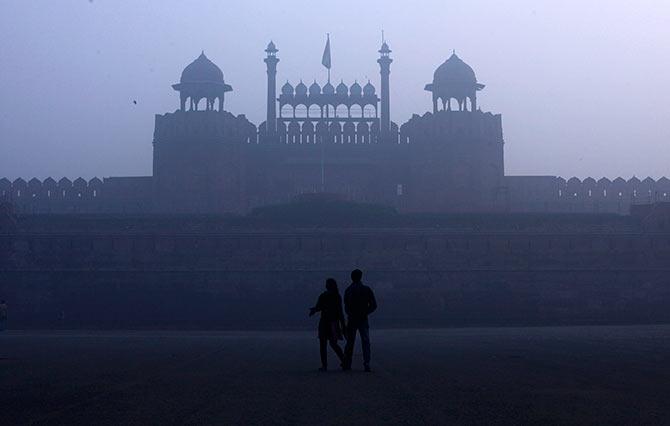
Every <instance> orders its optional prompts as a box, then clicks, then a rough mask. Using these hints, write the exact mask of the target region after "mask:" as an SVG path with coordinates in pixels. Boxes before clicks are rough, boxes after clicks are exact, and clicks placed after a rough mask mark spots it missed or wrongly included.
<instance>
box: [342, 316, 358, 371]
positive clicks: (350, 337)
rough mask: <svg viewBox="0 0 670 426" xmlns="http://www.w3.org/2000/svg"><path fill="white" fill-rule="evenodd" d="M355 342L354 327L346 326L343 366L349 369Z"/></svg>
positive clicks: (351, 325)
mask: <svg viewBox="0 0 670 426" xmlns="http://www.w3.org/2000/svg"><path fill="white" fill-rule="evenodd" d="M355 342H356V327H355V326H354V325H353V324H349V325H347V344H346V345H344V366H345V368H351V362H352V359H353V357H354V343H355Z"/></svg>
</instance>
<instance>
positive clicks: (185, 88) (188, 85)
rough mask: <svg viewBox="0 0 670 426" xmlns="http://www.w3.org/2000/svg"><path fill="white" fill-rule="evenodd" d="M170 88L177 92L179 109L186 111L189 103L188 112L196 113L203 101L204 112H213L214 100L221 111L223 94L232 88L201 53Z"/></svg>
mask: <svg viewBox="0 0 670 426" xmlns="http://www.w3.org/2000/svg"><path fill="white" fill-rule="evenodd" d="M172 88H173V89H174V90H176V91H178V92H179V100H180V108H181V110H182V111H186V110H187V109H186V103H187V102H189V101H190V102H189V110H190V111H198V105H199V103H200V101H201V100H203V99H205V101H206V104H205V110H206V111H214V110H216V109H215V103H216V100H217V99H218V100H219V105H218V111H223V102H224V98H225V93H226V92H230V91H232V90H233V88H232V87H231V86H230V85H228V84H226V83H225V81H224V80H223V72H222V71H221V68H219V67H218V66H217V65H216V64H215V63H214V62H212V61H210V60H209V58H207V56H205V52H202V53H201V54H200V56H198V57H197V58H196V60H195V61H193V62H191V63H190V64H189V65H187V66H186V68H184V71H182V73H181V79H180V81H179V83H178V84H174V85H172Z"/></svg>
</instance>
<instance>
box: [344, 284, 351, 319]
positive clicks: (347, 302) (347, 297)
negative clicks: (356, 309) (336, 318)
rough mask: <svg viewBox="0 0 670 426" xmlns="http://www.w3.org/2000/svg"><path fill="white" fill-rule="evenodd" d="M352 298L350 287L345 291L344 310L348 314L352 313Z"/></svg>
mask: <svg viewBox="0 0 670 426" xmlns="http://www.w3.org/2000/svg"><path fill="white" fill-rule="evenodd" d="M350 299H351V292H350V291H349V289H347V290H346V291H345V292H344V312H346V313H347V315H351V312H349V309H350V306H351V303H350Z"/></svg>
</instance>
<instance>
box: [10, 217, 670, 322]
mask: <svg viewBox="0 0 670 426" xmlns="http://www.w3.org/2000/svg"><path fill="white" fill-rule="evenodd" d="M0 253H1V256H0V294H2V295H3V297H5V298H6V299H8V300H9V304H10V306H11V312H12V318H13V321H14V322H15V324H22V325H25V326H53V325H55V326H59V325H62V326H63V327H68V326H82V325H86V326H101V327H107V326H109V327H118V326H128V327H136V326H166V327H173V326H174V327H182V326H183V327H190V326H193V327H240V326H286V325H291V326H301V325H307V324H310V323H309V321H307V320H306V315H305V313H306V309H307V308H308V307H309V306H311V304H312V303H313V302H314V300H313V299H314V298H315V297H316V296H317V295H318V293H319V292H320V291H321V287H322V285H323V280H324V279H325V278H326V277H328V276H333V277H335V278H337V279H338V281H339V282H340V285H341V286H344V285H345V284H346V283H347V278H348V272H349V271H350V270H351V269H352V268H354V267H360V268H362V269H364V270H365V272H366V276H365V280H366V282H368V283H369V284H370V285H372V286H373V287H374V289H375V291H376V292H377V294H378V298H379V301H380V306H381V308H380V310H379V312H378V313H377V314H376V315H375V322H376V324H378V325H456V324H459V325H464V324H465V325H483V324H565V323H627V322H664V321H670V310H668V309H667V306H669V304H670V266H669V265H670V234H667V233H652V234H647V233H641V232H638V231H631V232H626V231H622V230H617V231H614V232H608V231H606V230H602V231H599V232H575V233H562V234H552V233H542V232H537V233H474V232H456V231H454V232H448V231H434V230H432V231H420V230H414V231H407V230H334V231H304V232H301V231H293V232H237V233H236V232H227V233H219V234H174V233H132V234H128V233H118V232H115V233H99V234H95V233H86V234H80V233H40V234H25V233H24V234H17V235H14V236H10V235H5V236H3V237H1V238H0Z"/></svg>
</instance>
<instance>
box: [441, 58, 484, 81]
mask: <svg viewBox="0 0 670 426" xmlns="http://www.w3.org/2000/svg"><path fill="white" fill-rule="evenodd" d="M442 82H444V83H465V84H477V76H476V75H475V72H474V70H473V69H472V67H470V65H468V64H466V63H465V62H463V60H462V59H461V58H459V57H458V55H456V54H455V53H454V54H452V55H451V57H450V58H449V59H447V60H446V61H445V62H444V63H443V64H442V65H440V66H439V67H437V69H436V70H435V74H434V75H433V83H438V84H439V83H442Z"/></svg>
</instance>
